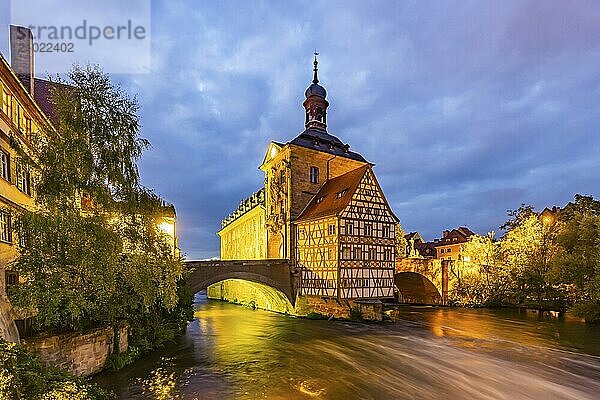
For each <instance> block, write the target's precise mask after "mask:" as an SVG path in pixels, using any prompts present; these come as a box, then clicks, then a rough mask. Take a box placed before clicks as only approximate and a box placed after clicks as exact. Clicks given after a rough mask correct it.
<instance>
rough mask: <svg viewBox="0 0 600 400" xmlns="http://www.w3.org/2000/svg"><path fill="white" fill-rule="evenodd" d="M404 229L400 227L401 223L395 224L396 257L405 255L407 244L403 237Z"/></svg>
mask: <svg viewBox="0 0 600 400" xmlns="http://www.w3.org/2000/svg"><path fill="white" fill-rule="evenodd" d="M405 235H406V234H405V233H404V229H402V225H400V223H397V224H396V234H395V238H396V257H398V258H405V257H406V246H408V242H407V241H406V238H405Z"/></svg>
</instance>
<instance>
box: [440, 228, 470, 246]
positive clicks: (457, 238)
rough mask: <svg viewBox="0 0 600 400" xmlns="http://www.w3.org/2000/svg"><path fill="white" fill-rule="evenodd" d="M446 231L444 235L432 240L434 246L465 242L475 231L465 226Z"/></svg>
mask: <svg viewBox="0 0 600 400" xmlns="http://www.w3.org/2000/svg"><path fill="white" fill-rule="evenodd" d="M446 232H447V233H445V236H444V237H442V238H440V239H436V241H435V242H434V246H436V247H437V246H447V245H451V244H457V243H465V242H467V241H468V240H469V238H470V237H471V236H473V235H474V234H475V233H474V232H473V231H472V230H470V229H469V228H467V227H466V226H461V227H459V228H457V229H452V230H451V231H449V232H448V231H446Z"/></svg>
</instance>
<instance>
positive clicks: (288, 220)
mask: <svg viewBox="0 0 600 400" xmlns="http://www.w3.org/2000/svg"><path fill="white" fill-rule="evenodd" d="M326 96H327V92H326V90H325V88H324V87H323V86H321V85H320V84H319V80H318V77H317V61H316V59H315V62H314V78H313V81H312V84H311V85H310V86H309V87H308V88H307V89H306V92H305V100H304V102H303V107H304V110H305V130H304V131H303V132H301V133H300V134H299V135H298V136H297V137H296V138H294V139H293V140H291V141H290V142H287V143H280V142H271V143H270V145H269V147H268V149H267V152H266V154H265V156H264V158H263V161H262V163H261V165H260V167H259V168H260V170H262V171H263V172H264V176H265V179H264V189H261V194H262V197H261V198H260V201H258V202H257V204H255V205H253V206H251V205H246V204H245V202H243V203H242V205H241V206H240V207H239V208H238V210H236V211H235V212H234V213H233V214H231V215H230V216H229V217H227V218H226V219H225V220H223V222H222V229H221V230H220V231H219V236H220V237H221V258H222V259H236V258H237V259H255V258H261V257H264V258H283V259H290V260H292V261H293V262H294V263H297V264H298V265H299V266H300V267H301V270H302V276H301V278H302V279H301V283H300V286H301V287H300V292H299V294H300V295H316V296H322V297H329V298H337V299H357V298H389V297H393V291H394V283H393V274H394V261H395V226H396V224H397V223H398V219H397V218H396V216H395V215H394V214H393V212H392V210H391V208H390V206H389V204H388V203H387V201H386V199H385V196H384V194H383V191H382V190H381V187H380V186H379V183H378V182H377V179H376V178H375V174H374V172H373V169H372V166H373V164H371V163H369V162H368V161H367V160H365V158H364V157H363V156H361V155H360V154H358V153H356V152H353V151H350V146H349V145H347V144H345V143H343V142H342V141H341V140H340V139H338V138H337V137H336V136H334V135H331V134H330V133H328V132H327V108H328V106H329V103H328V101H327V100H326ZM261 221H262V222H261Z"/></svg>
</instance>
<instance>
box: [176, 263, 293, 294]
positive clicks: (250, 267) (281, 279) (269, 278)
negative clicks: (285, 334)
mask: <svg viewBox="0 0 600 400" xmlns="http://www.w3.org/2000/svg"><path fill="white" fill-rule="evenodd" d="M185 264H186V267H187V269H188V271H189V278H188V279H189V282H190V285H191V287H192V290H193V291H194V293H197V292H199V291H201V290H203V289H206V288H207V287H208V286H210V285H213V284H215V283H217V282H220V281H224V280H226V279H242V280H246V281H251V282H256V283H261V284H263V285H267V286H270V287H272V288H275V289H277V290H279V291H280V292H281V293H283V294H284V295H285V297H287V299H288V300H289V301H290V303H291V304H292V305H294V303H295V302H296V292H297V286H298V278H299V274H298V272H297V270H296V267H295V266H293V265H292V263H291V262H290V261H289V260H285V259H268V260H214V261H213V260H210V261H186V262H185Z"/></svg>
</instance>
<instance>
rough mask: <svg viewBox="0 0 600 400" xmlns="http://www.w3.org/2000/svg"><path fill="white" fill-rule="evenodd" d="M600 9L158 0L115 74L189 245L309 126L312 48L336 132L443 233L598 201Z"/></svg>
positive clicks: (148, 180) (190, 249)
mask: <svg viewBox="0 0 600 400" xmlns="http://www.w3.org/2000/svg"><path fill="white" fill-rule="evenodd" d="M51 3H56V5H55V7H56V9H57V10H60V8H61V4H64V1H51ZM105 3H111V1H109V2H104V3H102V4H103V5H102V6H101V7H102V8H100V7H99V6H97V5H92V4H94V2H90V6H89V15H88V19H93V16H94V15H96V14H98V15H100V14H102V13H103V8H110V5H106V4H105ZM114 3H115V6H117V4H118V2H116V1H114ZM2 7H3V9H2V11H3V15H8V14H9V12H8V6H6V5H3V6H2ZM34 12H35V11H34ZM8 19H9V18H8V17H5V18H4V20H3V21H2V22H3V24H4V25H3V26H6V25H7V24H8ZM599 21H600V2H597V1H583V0H581V1H579V0H578V1H565V0H560V1H549V0H546V1H524V0H517V1H498V2H492V1H485V2H482V1H465V0H460V1H444V2H439V1H431V2H428V1H376V2H367V1H354V2H349V1H347V0H346V1H310V2H308V1H307V2H304V1H285V2H281V1H269V2H259V1H252V2H250V1H228V2H221V1H191V0H190V1H184V0H169V1H166V0H165V1H163V2H158V1H156V2H152V4H151V61H152V62H151V72H150V73H135V74H115V75H113V76H114V79H115V80H116V81H118V82H119V83H120V84H121V85H123V87H124V88H125V89H126V90H127V91H129V92H130V93H132V94H136V95H137V96H138V99H139V101H140V104H141V106H142V109H141V119H142V123H143V130H142V134H143V136H145V137H147V138H149V139H150V141H151V142H152V144H153V148H152V150H150V151H148V152H147V153H146V154H145V155H144V157H143V159H142V160H141V165H140V169H141V175H142V180H143V183H144V184H145V185H147V186H149V187H153V188H155V190H156V192H157V193H159V194H161V195H162V196H163V197H164V198H166V199H167V200H168V201H170V202H172V203H174V204H175V206H176V207H177V214H178V219H179V232H180V245H181V247H182V249H183V250H184V252H185V253H186V254H187V255H188V257H189V258H204V257H212V256H217V255H218V251H219V250H218V249H219V242H218V237H217V236H216V231H217V230H218V229H219V226H220V220H221V218H222V217H224V216H225V215H226V214H227V213H229V212H230V211H232V210H233V209H235V207H236V206H237V204H238V203H239V201H240V200H241V199H242V198H244V197H245V196H247V195H248V194H250V193H252V192H253V191H255V190H257V189H258V188H259V187H260V186H261V184H262V179H263V178H262V176H261V172H260V171H259V170H258V169H257V167H258V165H259V163H260V162H261V161H262V157H263V156H264V152H265V151H266V148H267V145H268V143H269V141H270V140H276V141H288V140H291V139H292V138H294V137H295V136H296V135H297V134H298V133H299V132H300V131H302V129H303V121H304V114H303V110H302V106H301V103H302V101H303V93H304V89H305V88H306V87H307V86H308V84H309V83H310V80H311V67H312V52H313V51H314V49H317V50H318V51H319V52H320V54H321V55H320V73H319V76H320V78H321V83H322V84H323V85H324V86H325V87H326V88H327V90H328V99H329V101H330V103H331V106H330V110H329V118H328V123H329V131H330V133H332V134H335V135H336V136H338V137H339V138H340V139H342V141H344V142H346V143H349V144H350V145H351V148H352V149H353V150H354V151H358V152H360V153H361V154H362V155H363V156H364V157H365V158H367V159H368V160H369V161H372V162H374V163H375V164H376V167H375V172H376V174H377V176H378V177H379V180H380V183H381V184H382V186H383V189H384V191H385V192H386V195H387V198H388V200H389V202H390V204H391V205H392V207H393V209H394V211H395V212H396V214H397V215H398V216H399V217H400V219H401V222H402V225H403V227H404V228H405V230H407V231H413V230H418V231H419V232H420V233H421V234H422V235H423V236H424V237H425V238H426V239H433V238H434V237H438V236H439V235H440V233H441V231H442V230H443V229H446V228H452V227H456V226H459V225H466V226H468V227H470V228H471V229H473V230H475V231H477V232H481V233H485V232H487V231H489V230H496V231H497V230H498V226H499V225H500V224H501V223H502V222H503V221H504V220H505V219H506V210H507V209H514V208H517V207H518V206H519V205H520V204H521V203H528V204H532V205H534V206H535V207H536V208H537V209H542V208H543V207H545V206H552V205H564V204H565V203H566V202H568V201H569V200H571V199H572V197H573V194H575V193H585V194H591V195H594V196H595V197H600V178H599V173H600V137H599V135H598V134H599V132H598V131H599V127H600V101H599V99H600V23H599ZM3 35H4V36H2V35H0V40H1V44H2V46H1V47H0V50H1V51H2V53H3V54H5V55H7V48H8V43H7V38H6V34H5V33H3ZM131 58H132V60H131V62H132V63H135V62H136V60H135V59H133V58H134V57H131ZM41 69H43V60H40V61H39V62H38V69H37V74H38V75H39V76H42V77H43V76H45V74H44V71H43V70H41Z"/></svg>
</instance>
